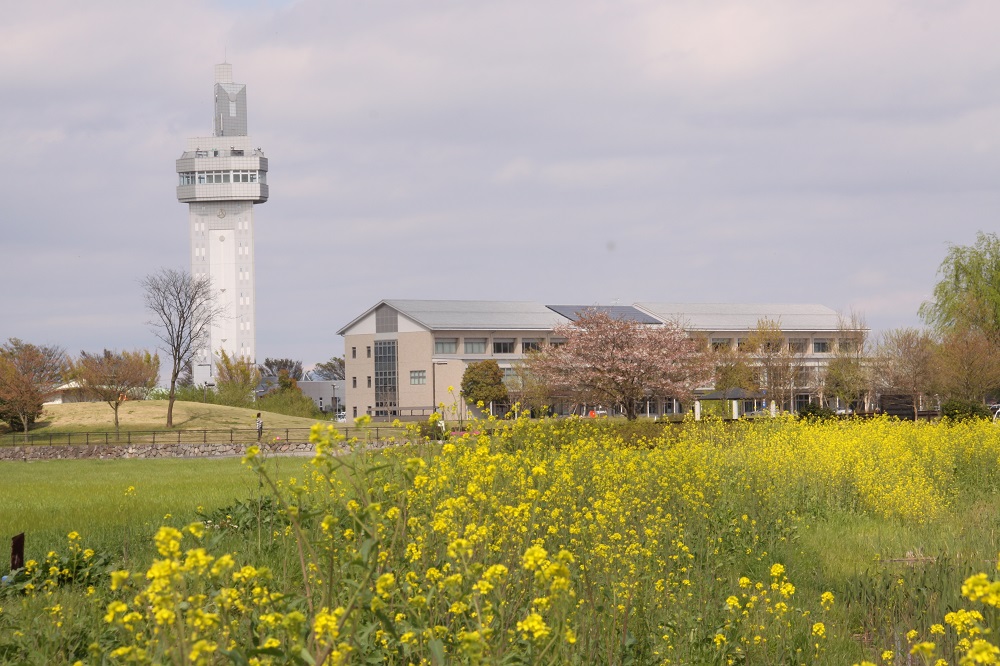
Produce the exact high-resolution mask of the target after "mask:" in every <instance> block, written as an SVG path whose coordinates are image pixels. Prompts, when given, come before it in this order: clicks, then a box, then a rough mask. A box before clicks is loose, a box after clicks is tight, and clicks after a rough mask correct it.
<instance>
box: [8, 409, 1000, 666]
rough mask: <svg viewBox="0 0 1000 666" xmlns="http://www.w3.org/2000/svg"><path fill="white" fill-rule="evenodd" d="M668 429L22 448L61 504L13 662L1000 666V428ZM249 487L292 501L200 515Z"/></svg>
mask: <svg viewBox="0 0 1000 666" xmlns="http://www.w3.org/2000/svg"><path fill="white" fill-rule="evenodd" d="M668 433H669V434H668V436H666V437H665V436H662V435H659V434H656V432H655V431H654V430H653V429H650V430H649V432H648V433H646V434H643V435H642V436H640V437H638V438H628V439H623V438H622V437H621V436H620V435H619V434H616V431H615V430H614V429H610V428H608V427H605V424H601V423H594V422H588V420H581V419H553V420H548V421H536V422H533V421H530V420H523V419H522V420H519V421H517V422H514V423H506V424H503V425H501V427H499V428H498V429H497V430H495V431H493V432H491V433H490V434H488V435H487V434H483V435H480V436H471V435H469V436H465V437H462V438H459V439H457V440H455V441H452V442H448V443H445V444H443V445H433V446H431V445H408V446H402V447H399V448H396V449H387V450H384V451H379V452H373V453H367V454H358V455H356V456H351V457H349V458H347V459H343V458H336V457H333V456H330V455H328V453H327V451H328V448H327V443H325V442H324V441H323V440H322V439H321V441H320V443H319V449H318V454H317V457H316V458H315V459H314V460H312V461H304V460H302V459H297V460H278V461H275V460H267V461H263V462H262V461H260V460H259V459H257V458H253V455H252V454H251V456H250V458H251V464H253V465H257V466H258V469H257V471H258V473H259V474H260V476H259V477H253V476H250V475H248V474H246V473H245V472H241V471H238V470H239V469H240V465H239V463H238V462H237V461H235V460H216V461H190V460H185V461H149V462H143V461H120V462H117V463H115V462H112V463H108V464H93V465H92V464H89V463H87V464H85V463H81V462H75V463H64V464H63V465H64V466H60V465H57V464H56V463H46V464H44V465H43V464H36V465H24V464H23V463H22V464H12V465H4V466H0V475H4V479H5V481H6V480H7V479H8V478H9V479H15V478H16V479H17V483H16V484H15V485H16V487H15V489H14V490H13V491H11V492H8V491H7V490H2V491H0V502H3V504H4V505H5V506H6V505H8V504H9V503H11V502H12V501H18V500H17V498H18V497H19V496H20V495H21V494H23V493H34V500H32V501H30V502H27V503H22V504H18V505H13V506H17V507H18V508H17V510H16V511H15V513H17V512H24V513H25V514H26V516H27V517H26V518H25V519H24V521H23V522H21V523H17V524H18V525H27V526H28V534H29V535H31V534H32V531H31V530H32V529H34V530H35V532H36V533H38V532H39V531H40V528H39V527H38V524H39V523H44V522H46V521H48V522H49V523H51V524H52V525H51V531H50V532H48V533H47V534H48V535H47V536H45V537H44V539H45V540H46V542H47V543H54V544H55V545H53V546H52V550H54V551H56V552H55V553H53V554H52V555H51V556H48V555H46V559H45V560H41V559H39V560H38V564H36V565H35V566H34V568H33V569H32V570H31V573H30V574H24V573H22V574H18V576H19V577H18V578H17V585H18V586H19V587H16V588H10V589H11V590H14V591H13V592H8V593H6V594H4V593H3V592H2V588H0V606H3V607H4V610H3V612H0V662H2V661H5V660H7V661H13V662H18V663H73V662H74V661H75V660H80V661H82V662H83V663H95V664H96V663H102V660H105V659H107V657H108V655H114V657H113V660H114V659H117V660H121V661H124V660H128V659H132V660H135V661H138V662H153V663H156V662H165V661H172V662H174V663H180V662H189V663H224V662H225V661H226V660H230V661H233V662H236V663H244V660H246V662H247V663H249V662H250V661H251V660H252V659H257V660H258V662H259V663H292V662H296V663H298V662H297V660H298V659H302V660H304V661H306V662H309V661H313V662H315V663H321V662H325V663H359V662H362V661H367V662H370V663H374V662H376V661H378V662H382V663H399V664H408V663H428V664H436V663H441V664H443V663H469V664H472V663H489V664H500V663H511V664H512V663H532V664H534V663H552V664H564V663H576V664H593V663H607V664H622V665H624V664H647V663H656V664H719V665H723V664H725V665H728V664H745V665H750V664H759V665H771V664H861V663H865V662H867V663H870V664H878V666H904V665H905V666H913V665H921V664H934V665H935V666H940V665H943V664H954V665H957V664H960V663H963V664H964V663H997V659H998V658H1000V648H996V647H995V646H993V645H992V644H991V642H990V641H994V640H995V639H994V638H993V635H992V633H990V630H991V628H993V629H995V628H997V627H1000V611H998V608H1000V582H997V583H993V582H992V579H991V574H990V572H995V571H996V558H997V551H998V548H1000V534H998V530H997V528H996V526H997V525H998V524H1000V464H998V461H1000V428H996V427H995V426H993V425H992V424H990V423H988V422H972V423H959V424H949V423H941V424H913V423H900V422H894V421H891V420H888V419H876V420H873V421H867V422H866V421H844V422H829V423H819V422H803V421H795V420H790V419H777V420H774V421H761V422H757V423H752V424H751V423H734V424H723V423H720V422H704V423H701V424H688V425H686V426H685V427H683V428H680V429H672V430H670V431H668ZM150 463H155V464H150ZM162 463H170V464H162ZM203 463H204V466H203ZM161 464H162V465H161ZM275 464H277V465H278V467H277V468H275V467H274V465H275ZM345 464H346V465H348V466H349V467H350V469H349V470H348V471H349V473H348V474H345V473H344V470H343V466H344V465H345ZM15 474H16V475H17V476H16V477H15V476H14V475H15ZM84 477H89V479H90V482H87V481H86V480H84V481H81V479H82V478H84ZM261 483H263V484H264V485H263V486H262V485H261ZM272 483H273V485H272ZM4 485H6V484H4ZM128 485H135V487H136V491H135V494H134V495H131V494H130V495H128V496H126V493H125V488H127V487H128ZM67 488H69V489H71V490H72V492H67ZM81 498H83V499H81ZM241 498H242V499H243V500H245V499H247V498H249V499H250V500H251V501H257V502H259V505H263V503H264V502H265V501H271V500H268V499H267V498H278V500H277V501H278V502H279V503H281V504H282V506H284V509H282V510H281V511H280V512H278V513H275V512H273V511H272V512H268V513H266V514H265V513H264V512H263V511H261V512H258V513H257V514H254V513H253V512H252V511H251V513H250V520H249V521H248V522H247V523H245V524H243V525H242V526H231V527H226V528H224V529H214V527H215V524H214V522H213V524H212V525H209V526H208V527H207V528H206V527H204V526H202V525H199V524H194V525H188V523H187V521H188V520H190V517H192V516H193V515H194V509H195V507H197V506H198V505H202V506H204V507H206V508H209V507H210V506H213V505H214V506H217V507H218V506H228V504H229V503H230V502H236V501H241ZM22 502H23V500H22ZM76 504H81V506H76ZM234 511H235V510H234ZM165 513H170V514H171V515H170V516H169V517H166V516H164V514H165ZM0 521H6V522H0V525H10V527H4V528H3V529H11V528H13V527H14V525H15V523H13V522H11V521H10V520H7V519H6V518H0ZM186 525H188V526H187V527H185V526H186ZM46 529H48V528H46ZM66 529H71V530H73V531H74V532H79V537H77V536H71V537H70V538H69V540H68V541H67V537H66V535H65V534H61V531H62V530H66ZM123 530H124V532H123ZM150 537H152V538H153V539H154V543H155V548H154V547H151V546H149V545H147V546H145V550H140V549H139V548H137V547H136V548H134V550H133V552H132V554H131V555H130V557H129V558H128V559H127V560H123V559H122V557H121V552H122V547H121V546H122V543H123V542H124V541H126V540H127V541H128V542H129V543H130V544H134V543H136V542H138V541H139V540H142V539H146V540H148V539H150ZM40 538H41V537H40ZM29 543H30V541H29ZM146 543H147V544H148V543H149V542H148V541H147V542H146ZM87 547H90V548H93V549H94V550H95V551H96V552H97V554H96V555H95V554H91V555H87V554H86V553H87V551H85V550H83V549H84V548H87ZM34 552H36V553H38V552H40V551H34ZM101 553H105V554H110V555H113V562H112V564H111V565H110V566H109V567H108V568H107V569H124V570H127V572H128V573H127V575H126V573H125V572H121V573H116V574H114V575H109V571H108V570H107V569H105V568H101V567H92V566H91V565H90V564H88V563H89V562H96V561H97V560H98V559H99V558H100V557H101ZM230 554H231V555H230ZM102 566H103V565H102ZM979 572H983V574H982V575H980V576H975V577H974V574H978V573H979ZM26 585H31V586H32V587H31V589H28V588H26V587H25V586H26ZM21 591H23V593H22V592H21ZM5 635H6V636H9V637H10V638H7V639H5V638H4V636H5ZM92 645H95V646H96V648H94V649H91V648H90V647H89V646H92ZM228 649H231V650H233V651H234V652H223V651H224V650H228ZM306 657H308V659H307V658H306Z"/></svg>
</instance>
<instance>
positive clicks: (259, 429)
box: [257, 412, 264, 442]
mask: <svg viewBox="0 0 1000 666" xmlns="http://www.w3.org/2000/svg"><path fill="white" fill-rule="evenodd" d="M263 434H264V421H263V420H262V419H261V418H260V412H257V441H258V442H259V441H260V436H261V435H263Z"/></svg>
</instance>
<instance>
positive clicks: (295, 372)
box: [260, 358, 302, 381]
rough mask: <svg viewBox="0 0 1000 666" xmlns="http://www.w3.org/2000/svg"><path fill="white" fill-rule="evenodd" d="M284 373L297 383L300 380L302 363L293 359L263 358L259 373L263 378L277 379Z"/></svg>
mask: <svg viewBox="0 0 1000 666" xmlns="http://www.w3.org/2000/svg"><path fill="white" fill-rule="evenodd" d="M282 371H284V372H285V374H286V375H288V376H289V377H291V378H292V379H294V380H295V381H299V380H300V379H302V361H296V360H295V359H293V358H265V359H264V364H263V365H262V366H261V368H260V372H261V374H262V375H264V376H265V377H277V376H279V375H280V374H281V372H282Z"/></svg>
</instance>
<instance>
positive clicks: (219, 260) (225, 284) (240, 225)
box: [176, 63, 268, 384]
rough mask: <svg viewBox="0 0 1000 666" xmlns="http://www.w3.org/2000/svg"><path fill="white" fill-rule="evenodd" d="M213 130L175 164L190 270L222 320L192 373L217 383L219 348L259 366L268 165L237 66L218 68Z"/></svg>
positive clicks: (202, 380)
mask: <svg viewBox="0 0 1000 666" xmlns="http://www.w3.org/2000/svg"><path fill="white" fill-rule="evenodd" d="M214 94H215V96H214V104H213V108H214V130H213V133H212V135H211V136H204V137H194V138H190V139H188V140H187V147H186V149H185V151H184V153H183V154H182V155H181V157H180V158H179V159H178V160H177V162H176V168H177V178H178V183H177V199H178V201H180V202H181V203H186V204H188V226H189V230H190V236H191V273H192V275H193V276H194V277H196V278H209V279H210V280H211V283H212V292H213V296H214V298H215V299H216V304H217V305H219V306H220V307H221V309H222V312H223V316H221V317H219V318H217V319H216V321H215V323H214V325H213V326H212V330H211V334H210V340H209V343H208V346H207V347H205V348H203V349H200V350H198V352H197V353H196V356H195V361H194V367H193V368H192V371H193V375H194V381H195V383H196V384H204V383H209V382H212V381H213V379H212V378H213V377H214V376H215V363H216V359H217V358H218V353H219V350H221V349H224V350H225V351H226V353H227V355H229V356H231V357H236V358H241V359H246V360H249V361H251V362H252V361H254V360H255V358H256V353H257V345H256V328H257V326H256V323H257V322H256V289H255V283H256V271H255V268H254V216H253V207H254V204H260V203H264V202H265V201H267V198H268V187H267V170H268V161H267V158H265V157H264V153H263V151H261V149H260V148H259V147H254V145H253V139H251V137H250V136H248V135H247V94H246V85H244V84H242V83H234V82H233V67H232V65H230V64H228V63H224V64H220V65H216V66H215V88H214Z"/></svg>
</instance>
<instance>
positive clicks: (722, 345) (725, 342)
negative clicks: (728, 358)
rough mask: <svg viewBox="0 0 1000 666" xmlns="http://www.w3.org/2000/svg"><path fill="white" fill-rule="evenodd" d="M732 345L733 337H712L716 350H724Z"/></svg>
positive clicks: (713, 346)
mask: <svg viewBox="0 0 1000 666" xmlns="http://www.w3.org/2000/svg"><path fill="white" fill-rule="evenodd" d="M732 346H733V339H732V338H712V349H713V350H714V351H722V350H724V349H729V348H730V347H732Z"/></svg>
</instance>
